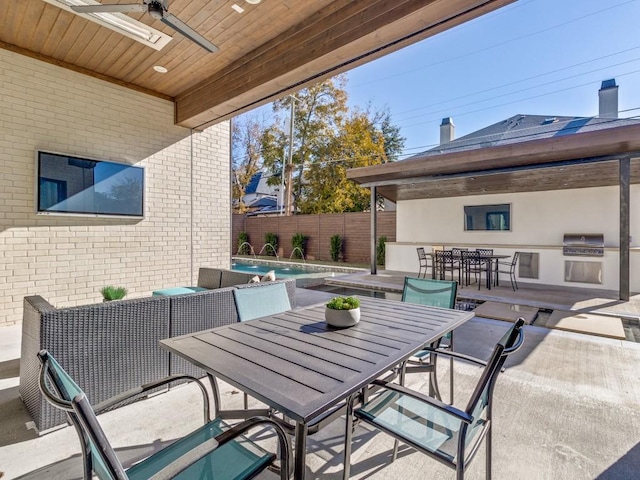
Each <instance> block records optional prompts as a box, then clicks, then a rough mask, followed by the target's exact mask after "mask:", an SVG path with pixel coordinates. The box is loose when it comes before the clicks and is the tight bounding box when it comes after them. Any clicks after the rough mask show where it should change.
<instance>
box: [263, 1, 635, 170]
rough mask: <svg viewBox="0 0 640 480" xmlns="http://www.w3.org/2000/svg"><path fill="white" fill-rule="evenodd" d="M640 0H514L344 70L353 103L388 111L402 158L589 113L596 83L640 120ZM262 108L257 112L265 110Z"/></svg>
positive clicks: (595, 106)
mask: <svg viewBox="0 0 640 480" xmlns="http://www.w3.org/2000/svg"><path fill="white" fill-rule="evenodd" d="M639 20H640V0H518V1H516V2H514V3H513V4H510V5H508V6H506V7H503V8H501V9H499V10H496V11H494V12H492V13H489V14H486V15H483V16H481V17H479V18H477V19H475V20H473V21H470V22H467V23H464V24H462V25H460V26H458V27H455V28H453V29H450V30H447V31H445V32H443V33H441V34H439V35H436V36H433V37H430V38H427V39H425V40H423V41H421V42H419V43H416V44H414V45H412V46H410V47H406V48H404V49H402V50H399V51H397V52H394V53H392V54H389V55H387V56H385V57H382V58H380V59H377V60H374V61H372V62H370V63H368V64H365V65H362V66H360V67H357V68H355V69H353V70H351V71H349V72H348V73H347V77H348V79H349V80H348V84H347V91H348V94H349V104H350V106H359V107H366V106H367V104H369V103H371V105H372V106H373V107H374V108H381V107H387V108H388V109H389V111H390V113H391V118H392V121H393V122H394V123H395V124H396V125H398V126H400V129H401V130H400V131H401V134H402V135H403V136H404V137H405V138H406V142H405V149H404V152H403V154H401V156H400V159H403V158H407V157H408V156H410V155H413V154H416V153H419V152H421V151H424V150H427V149H429V148H432V147H434V146H436V145H437V144H438V143H439V140H440V131H439V125H440V123H441V121H442V119H443V118H444V117H451V118H452V119H453V123H454V124H455V136H456V138H459V137H461V136H463V135H466V134H468V133H471V132H474V131H475V130H478V129H480V128H483V127H485V126H488V125H491V124H493V123H496V122H498V121H501V120H504V119H506V118H509V117H511V116H513V115H517V114H531V115H545V116H550V117H552V116H587V117H589V116H594V115H597V114H598V89H599V88H600V85H601V82H602V81H603V80H607V79H610V78H615V79H616V82H617V84H618V85H619V87H620V88H619V111H620V113H619V115H620V117H632V116H640V28H639V27H638V21H639ZM263 108H264V107H263Z"/></svg>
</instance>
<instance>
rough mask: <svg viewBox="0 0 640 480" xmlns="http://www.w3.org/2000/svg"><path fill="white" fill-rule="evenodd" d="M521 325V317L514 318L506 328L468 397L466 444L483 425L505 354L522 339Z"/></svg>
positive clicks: (512, 349)
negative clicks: (468, 422)
mask: <svg viewBox="0 0 640 480" xmlns="http://www.w3.org/2000/svg"><path fill="white" fill-rule="evenodd" d="M523 325H524V320H522V319H521V318H519V319H518V320H516V322H515V323H514V324H513V327H511V328H510V329H509V330H507V332H506V333H505V334H504V335H503V336H502V338H501V339H500V341H499V342H498V343H497V344H496V346H495V348H494V349H493V353H492V354H491V357H490V358H489V361H488V362H487V366H486V367H485V368H484V371H483V372H482V375H481V377H480V380H479V381H478V383H477V385H476V388H475V390H474V392H473V394H472V395H471V398H470V399H469V403H468V405H467V408H466V412H467V413H469V414H471V416H472V417H473V423H471V425H469V426H468V427H467V435H466V439H465V443H466V445H470V444H471V443H472V442H473V440H474V438H475V437H476V433H477V432H479V431H481V430H482V428H483V427H484V423H485V422H486V419H487V414H486V410H487V407H488V406H489V402H490V401H491V397H492V395H493V388H494V386H495V383H496V380H497V378H498V374H499V373H500V371H501V370H502V367H503V366H504V362H505V361H506V359H507V356H509V355H510V354H511V353H513V352H514V351H516V350H518V349H519V348H520V346H521V345H522V342H523V341H524V331H523V329H522V326H523Z"/></svg>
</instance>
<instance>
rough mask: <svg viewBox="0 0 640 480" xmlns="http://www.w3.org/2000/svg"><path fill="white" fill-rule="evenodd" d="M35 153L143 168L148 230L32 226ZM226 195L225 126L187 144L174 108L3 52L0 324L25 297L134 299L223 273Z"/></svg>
mask: <svg viewBox="0 0 640 480" xmlns="http://www.w3.org/2000/svg"><path fill="white" fill-rule="evenodd" d="M192 142H193V145H192ZM38 149H40V150H48V151H53V152H61V153H69V154H76V155H80V156H83V155H84V156H89V157H93V158H98V159H100V158H102V159H105V160H113V161H118V162H125V163H131V164H136V165H140V166H144V167H145V213H146V214H145V218H144V220H131V219H110V218H87V217H72V216H39V215H36V214H35V205H34V199H35V192H34V189H35V178H34V177H35V151H36V150H38ZM191 152H193V159H192V155H191ZM229 185H230V182H229V125H228V123H222V124H220V125H216V126H214V127H211V128H208V129H207V130H206V131H204V132H194V134H193V135H192V136H190V131H189V130H188V129H184V128H181V127H177V126H175V125H174V124H173V104H172V103H171V102H167V101H165V100H161V99H158V98H155V97H151V96H149V95H144V94H141V93H137V92H134V91H132V90H129V89H126V88H123V87H119V86H117V85H113V84H110V83H107V82H103V81H101V80H97V79H95V78H92V77H89V76H85V75H81V74H78V73H75V72H72V71H69V70H65V69H62V68H59V67H56V66H53V65H50V64H47V63H43V62H40V61H37V60H34V59H31V58H28V57H24V56H22V55H18V54H15V53H12V52H8V51H5V50H0V324H2V323H13V322H16V321H19V320H20V319H21V318H22V298H23V297H24V296H26V295H36V294H37V295H42V296H43V297H44V298H45V299H47V300H49V301H50V302H51V303H53V304H54V305H56V306H68V305H80V304H86V303H94V302H98V301H101V296H100V293H99V290H100V288H101V287H102V286H104V285H107V284H113V285H122V286H125V287H126V288H127V289H128V290H129V295H128V296H129V297H140V296H145V295H149V294H150V293H151V292H152V291H153V290H156V289H158V288H162V287H168V286H177V285H193V284H195V282H196V278H197V271H198V267H199V266H202V265H207V266H214V267H216V266H218V267H228V265H229V257H230V235H231V234H230V223H231V220H230V207H229V196H230V192H229V189H230V187H229Z"/></svg>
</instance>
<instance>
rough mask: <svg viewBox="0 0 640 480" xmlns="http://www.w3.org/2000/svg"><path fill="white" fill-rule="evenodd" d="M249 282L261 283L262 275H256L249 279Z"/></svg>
mask: <svg viewBox="0 0 640 480" xmlns="http://www.w3.org/2000/svg"><path fill="white" fill-rule="evenodd" d="M249 283H260V277H259V276H258V275H254V276H253V277H251V278H250V279H249Z"/></svg>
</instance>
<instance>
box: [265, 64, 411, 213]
mask: <svg viewBox="0 0 640 480" xmlns="http://www.w3.org/2000/svg"><path fill="white" fill-rule="evenodd" d="M346 80H347V79H346V76H345V75H339V76H337V77H334V78H332V79H329V80H325V81H324V82H320V83H318V84H316V85H313V86H311V87H308V88H304V89H302V90H300V91H299V92H297V93H296V94H295V97H293V96H288V97H285V98H282V99H280V100H278V101H276V102H274V104H273V110H274V114H275V122H274V123H273V125H272V126H270V127H268V128H267V129H265V131H264V133H263V135H262V142H261V147H262V158H263V160H264V167H265V168H266V169H268V170H269V171H270V172H271V174H272V180H271V181H272V182H273V183H275V182H278V183H279V182H280V181H281V179H282V177H281V174H282V172H283V171H284V176H285V179H286V180H287V183H288V185H289V187H290V189H286V190H285V191H293V195H294V196H295V204H296V207H297V210H298V212H299V213H338V212H358V211H363V210H366V209H368V208H370V194H369V190H368V189H364V188H362V187H359V186H358V185H356V184H355V183H353V182H351V181H350V180H347V178H346V171H347V169H349V168H355V167H364V166H369V165H377V164H381V163H386V162H388V161H393V160H395V159H397V157H398V154H399V153H400V152H401V151H402V148H403V146H404V141H405V139H404V137H402V135H401V134H400V128H399V127H398V126H396V125H394V124H393V123H392V121H391V114H390V113H389V110H388V109H387V108H383V109H379V110H374V109H373V108H372V106H371V105H369V106H368V108H367V109H366V110H359V109H352V110H349V107H348V105H347V92H346V90H345V86H346ZM291 102H294V103H295V114H294V118H295V120H294V125H293V142H292V143H293V149H292V155H291V157H292V164H291V165H286V159H287V157H288V153H289V152H288V148H289V138H288V129H287V128H286V127H285V122H284V120H285V119H287V118H288V117H289V116H290V113H289V112H290V107H291ZM291 187H294V188H291ZM288 198H289V200H285V203H287V204H291V199H290V197H288Z"/></svg>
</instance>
